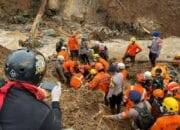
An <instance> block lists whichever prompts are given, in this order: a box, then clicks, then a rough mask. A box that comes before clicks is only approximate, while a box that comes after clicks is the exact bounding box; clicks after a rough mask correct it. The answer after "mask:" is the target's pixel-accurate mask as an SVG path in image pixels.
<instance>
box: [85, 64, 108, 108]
mask: <svg viewBox="0 0 180 130" xmlns="http://www.w3.org/2000/svg"><path fill="white" fill-rule="evenodd" d="M95 69H96V71H97V74H96V75H95V76H94V78H93V79H92V81H90V82H89V83H88V87H89V88H90V89H98V90H101V91H102V92H104V94H105V97H104V99H105V104H106V105H107V104H108V102H107V98H106V97H107V94H108V91H109V85H110V82H111V77H110V75H109V74H108V73H107V72H106V71H104V66H103V65H102V64H101V63H97V64H96V65H95Z"/></svg>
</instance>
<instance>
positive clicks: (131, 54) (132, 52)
mask: <svg viewBox="0 0 180 130" xmlns="http://www.w3.org/2000/svg"><path fill="white" fill-rule="evenodd" d="M141 51H142V48H141V47H140V46H139V45H138V44H137V43H136V38H135V37H132V38H131V40H130V44H129V45H128V47H127V49H126V52H125V55H124V57H123V62H124V63H125V60H126V59H127V58H130V59H131V62H132V65H134V63H135V57H136V55H137V54H138V53H140V52H141Z"/></svg>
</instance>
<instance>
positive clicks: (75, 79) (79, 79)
mask: <svg viewBox="0 0 180 130" xmlns="http://www.w3.org/2000/svg"><path fill="white" fill-rule="evenodd" d="M83 81H84V76H83V75H82V74H81V73H77V74H74V75H73V76H72V78H71V81H70V87H72V88H74V89H79V88H80V87H81V85H82V84H83Z"/></svg>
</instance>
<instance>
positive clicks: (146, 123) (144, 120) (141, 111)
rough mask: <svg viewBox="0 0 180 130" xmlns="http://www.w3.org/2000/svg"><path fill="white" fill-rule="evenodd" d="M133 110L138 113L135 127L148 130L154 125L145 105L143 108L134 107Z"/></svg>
mask: <svg viewBox="0 0 180 130" xmlns="http://www.w3.org/2000/svg"><path fill="white" fill-rule="evenodd" d="M134 109H135V110H136V111H137V112H138V116H137V119H136V120H135V123H136V125H137V127H138V128H139V129H141V130H148V129H149V128H150V127H151V126H152V125H153V123H154V117H153V116H152V114H151V112H150V111H149V110H148V109H147V107H146V105H145V104H144V107H143V108H139V107H138V106H135V108H134Z"/></svg>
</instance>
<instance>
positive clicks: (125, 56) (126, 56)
mask: <svg viewBox="0 0 180 130" xmlns="http://www.w3.org/2000/svg"><path fill="white" fill-rule="evenodd" d="M127 58H130V59H131V62H132V63H133V64H134V62H135V56H130V55H128V54H125V55H124V57H123V62H125V61H126V59H127Z"/></svg>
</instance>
